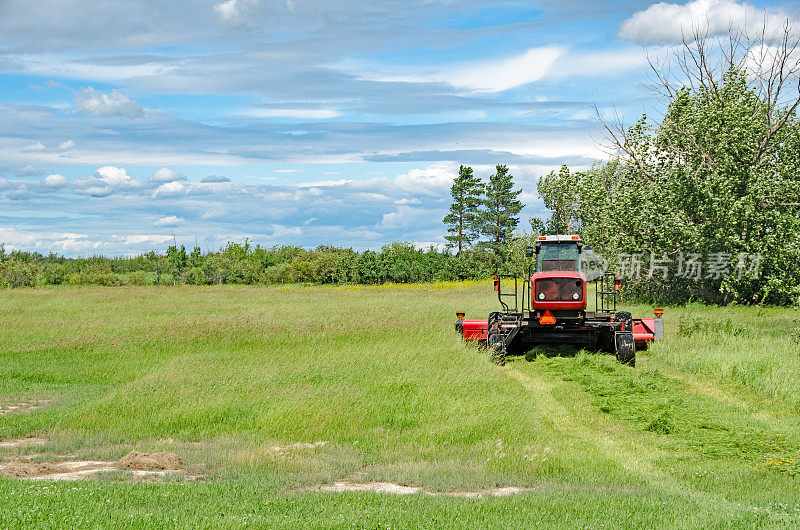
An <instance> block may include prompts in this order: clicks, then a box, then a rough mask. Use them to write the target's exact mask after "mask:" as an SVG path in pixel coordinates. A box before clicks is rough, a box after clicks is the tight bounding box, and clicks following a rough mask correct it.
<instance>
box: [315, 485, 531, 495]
mask: <svg viewBox="0 0 800 530" xmlns="http://www.w3.org/2000/svg"><path fill="white" fill-rule="evenodd" d="M313 489H317V490H319V491H324V492H327V493H344V492H347V491H371V492H374V493H388V494H390V495H414V494H422V495H428V496H429V497H437V496H445V497H475V498H484V497H508V496H510V495H519V494H520V493H525V492H527V491H533V490H534V489H536V488H517V487H504V488H489V489H483V490H478V491H447V492H436V491H427V490H426V489H424V488H422V487H419V486H403V485H402V484H395V483H394V482H349V481H343V482H334V483H333V484H323V485H321V486H318V487H316V488H313Z"/></svg>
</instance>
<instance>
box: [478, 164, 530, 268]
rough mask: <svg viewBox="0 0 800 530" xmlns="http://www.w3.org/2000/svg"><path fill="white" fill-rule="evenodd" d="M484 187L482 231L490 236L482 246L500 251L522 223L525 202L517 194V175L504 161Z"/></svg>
mask: <svg viewBox="0 0 800 530" xmlns="http://www.w3.org/2000/svg"><path fill="white" fill-rule="evenodd" d="M485 190H486V196H485V197H484V199H483V206H484V209H483V210H482V211H481V212H480V215H479V225H480V233H481V235H483V236H486V237H487V238H488V241H486V242H485V243H483V246H485V247H486V248H489V249H491V250H492V252H494V253H495V255H499V254H500V253H501V252H502V250H503V248H504V247H505V246H506V243H507V242H508V239H509V238H510V237H511V235H512V234H513V233H514V230H515V229H516V228H517V225H518V224H519V217H518V215H519V212H520V211H522V203H521V202H520V201H518V200H517V197H519V194H520V193H522V190H516V191H515V190H514V177H513V176H512V175H511V174H510V173H509V172H508V167H507V166H505V165H503V164H498V165H497V166H495V172H494V173H493V174H492V175H490V176H489V182H488V183H487V184H486V187H485Z"/></svg>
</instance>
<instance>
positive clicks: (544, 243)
mask: <svg viewBox="0 0 800 530" xmlns="http://www.w3.org/2000/svg"><path fill="white" fill-rule="evenodd" d="M582 249H583V241H581V238H580V236H540V237H539V239H537V240H536V272H552V271H567V272H582V270H581V269H582V267H581V251H582ZM531 257H532V256H531Z"/></svg>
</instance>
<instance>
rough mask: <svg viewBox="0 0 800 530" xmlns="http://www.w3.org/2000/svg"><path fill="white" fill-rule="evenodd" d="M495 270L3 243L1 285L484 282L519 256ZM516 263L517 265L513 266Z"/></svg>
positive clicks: (404, 255)
mask: <svg viewBox="0 0 800 530" xmlns="http://www.w3.org/2000/svg"><path fill="white" fill-rule="evenodd" d="M505 252H506V255H503V257H502V261H503V264H502V265H501V269H498V266H497V263H496V262H495V260H494V259H493V258H494V256H493V255H489V254H487V253H482V254H475V255H473V256H471V257H470V259H465V258H464V257H460V258H459V257H456V256H455V255H453V254H452V253H450V252H447V251H440V250H437V249H436V248H433V247H431V248H428V249H419V248H416V247H415V246H414V245H413V244H411V243H391V244H388V245H384V246H383V247H382V248H381V249H380V250H379V251H373V250H365V251H361V252H359V251H355V250H353V249H350V248H338V247H332V246H327V245H322V246H319V247H317V248H315V249H313V250H308V249H304V248H302V247H298V246H291V245H283V246H274V247H269V248H265V247H262V246H260V245H252V244H251V243H250V242H249V241H245V242H244V243H238V242H230V243H228V244H227V245H226V246H225V247H224V248H223V249H221V250H218V251H205V252H204V251H202V250H201V249H200V248H199V247H195V248H193V249H192V250H187V249H186V248H185V247H184V246H183V245H180V246H179V245H171V246H170V247H169V248H168V249H167V250H166V252H163V253H158V252H155V251H151V252H147V253H145V254H141V255H139V256H133V257H116V258H113V257H105V256H93V257H86V258H66V257H63V256H59V255H56V254H52V253H51V254H48V255H42V254H39V253H36V252H24V251H16V250H15V251H11V252H7V251H6V250H5V248H4V247H3V246H2V245H0V287H35V286H45V285H105V286H118V285H221V284H245V285H274V284H295V283H314V284H381V283H390V282H391V283H415V282H439V281H459V280H469V279H483V278H487V277H488V276H490V275H492V274H494V273H495V272H497V271H498V270H501V271H502V272H505V273H507V272H510V271H512V270H516V269H520V267H521V266H522V265H521V264H520V263H518V262H517V261H518V258H515V256H517V257H519V256H521V254H522V253H521V251H520V249H518V248H514V249H507V250H506V251H505ZM515 260H517V261H515Z"/></svg>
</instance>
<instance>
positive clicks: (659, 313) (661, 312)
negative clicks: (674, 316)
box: [653, 308, 664, 318]
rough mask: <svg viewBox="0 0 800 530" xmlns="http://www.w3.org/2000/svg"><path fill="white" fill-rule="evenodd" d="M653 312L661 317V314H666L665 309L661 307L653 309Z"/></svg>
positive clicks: (657, 316)
mask: <svg viewBox="0 0 800 530" xmlns="http://www.w3.org/2000/svg"><path fill="white" fill-rule="evenodd" d="M653 313H655V314H656V318H661V315H663V314H664V310H663V309H660V308H659V309H654V310H653Z"/></svg>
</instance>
